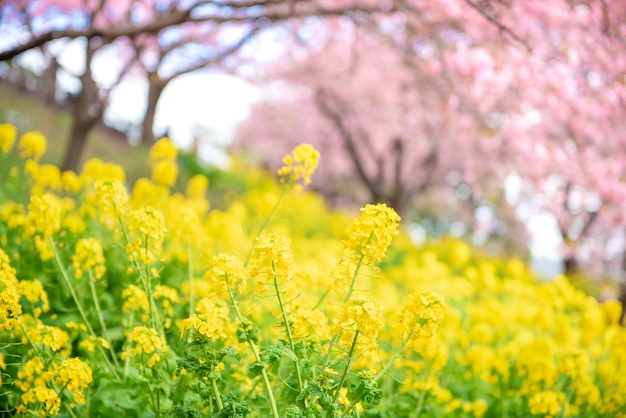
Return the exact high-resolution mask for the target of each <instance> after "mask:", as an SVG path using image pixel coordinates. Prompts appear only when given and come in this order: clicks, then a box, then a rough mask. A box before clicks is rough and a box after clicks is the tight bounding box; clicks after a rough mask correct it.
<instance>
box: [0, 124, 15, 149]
mask: <svg viewBox="0 0 626 418" xmlns="http://www.w3.org/2000/svg"><path fill="white" fill-rule="evenodd" d="M16 137H17V129H16V128H15V126H13V125H11V124H10V123H3V124H2V125H0V151H2V153H3V154H8V153H9V152H10V151H11V149H12V148H13V144H15V138H16Z"/></svg>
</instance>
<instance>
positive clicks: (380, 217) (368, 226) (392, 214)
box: [344, 203, 400, 265]
mask: <svg viewBox="0 0 626 418" xmlns="http://www.w3.org/2000/svg"><path fill="white" fill-rule="evenodd" d="M361 212H362V213H361V216H359V217H358V218H355V219H354V220H353V221H352V224H351V225H350V227H349V229H348V236H349V238H348V240H347V241H345V242H344V246H345V247H346V248H348V249H351V250H354V251H355V252H356V253H357V255H356V256H355V257H354V260H353V261H356V262H358V261H361V262H362V263H363V264H366V265H367V264H371V263H378V262H380V261H382V260H383V258H385V255H386V253H387V248H388V247H389V245H390V244H391V240H392V239H393V237H394V236H396V235H398V233H399V232H398V222H400V216H398V214H397V213H396V211H395V210H393V209H392V208H390V207H388V206H387V205H385V204H384V203H379V204H376V205H370V204H368V205H365V207H364V208H361Z"/></svg>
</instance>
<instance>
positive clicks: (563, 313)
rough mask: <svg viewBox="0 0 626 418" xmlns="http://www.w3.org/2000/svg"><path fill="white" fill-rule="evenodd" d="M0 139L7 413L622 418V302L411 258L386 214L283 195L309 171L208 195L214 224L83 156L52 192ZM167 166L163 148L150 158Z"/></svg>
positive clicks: (485, 260) (200, 188)
mask: <svg viewBox="0 0 626 418" xmlns="http://www.w3.org/2000/svg"><path fill="white" fill-rule="evenodd" d="M16 135H17V134H16V133H15V130H14V129H11V128H10V127H9V128H8V127H7V126H6V125H0V148H1V149H2V152H3V154H1V155H0V159H1V160H2V162H3V164H2V165H1V166H0V171H2V173H9V175H7V176H6V177H3V179H4V180H5V181H3V182H0V195H1V196H2V197H3V199H2V200H1V201H0V247H1V249H0V340H1V341H2V344H0V370H1V371H2V373H1V378H2V379H1V381H0V384H1V385H2V390H3V392H2V393H3V394H6V396H0V410H2V411H10V412H7V413H9V414H14V413H19V414H24V415H27V416H40V415H46V414H47V415H48V416H53V415H55V414H58V415H63V416H66V415H67V416H90V415H101V416H115V415H119V414H124V415H151V416H200V415H202V416H230V415H232V416H234V415H239V416H243V415H245V416H248V417H249V418H258V417H266V416H272V417H280V416H323V415H328V416H331V415H333V416H357V415H359V416H383V415H385V416H425V415H428V416H442V417H446V416H459V417H464V418H467V417H471V416H473V417H479V418H480V417H489V416H500V415H509V416H568V417H570V416H571V417H590V418H609V417H619V416H622V415H624V414H626V351H625V350H623V347H624V346H626V330H624V328H623V327H621V326H620V322H619V321H620V319H619V317H620V313H621V305H620V304H619V302H617V301H610V300H609V301H605V302H602V303H601V302H599V301H598V300H596V299H594V298H592V297H590V296H588V295H586V294H585V293H583V292H582V291H580V290H578V289H577V288H576V287H575V286H573V285H572V284H571V283H570V282H569V281H568V280H567V278H565V277H560V278H558V279H556V280H553V281H550V282H542V281H539V280H536V278H535V277H534V276H533V275H532V273H531V272H530V271H529V270H528V268H527V267H526V266H525V264H524V263H523V262H522V261H520V260H517V259H510V258H495V257H491V256H486V255H484V254H480V253H478V252H476V251H475V250H474V249H473V247H472V246H471V245H470V244H468V243H465V242H462V241H460V240H458V239H452V238H444V239H441V240H430V241H429V242H428V243H427V244H424V245H422V246H419V247H418V246H416V245H415V244H414V242H412V241H411V239H410V237H409V236H408V235H406V234H404V233H402V231H400V230H399V228H398V221H399V217H398V215H397V214H396V213H395V212H394V211H393V210H392V209H391V208H389V207H387V206H385V205H382V204H378V205H367V206H366V207H365V208H363V210H362V214H361V216H360V217H358V218H356V219H354V221H353V222H352V224H351V225H350V219H349V218H348V217H347V216H346V215H345V213H344V212H337V211H328V210H327V209H326V206H325V204H324V202H323V200H322V199H321V198H320V197H319V196H317V195H315V194H314V193H295V192H294V191H293V190H292V188H291V187H287V186H289V185H291V184H292V183H293V182H295V181H296V179H295V178H292V176H294V175H295V174H296V173H297V176H299V177H298V178H297V182H300V181H302V182H303V183H305V182H306V180H305V178H306V174H307V173H309V174H310V172H311V171H310V170H309V171H307V170H308V169H304V168H303V167H305V166H307V167H309V168H310V167H312V166H313V165H314V164H312V163H311V161H313V160H314V158H313V156H314V154H311V156H310V157H311V158H309V157H301V156H299V155H300V151H297V152H296V151H294V155H293V156H291V160H289V159H287V160H286V163H288V164H287V168H288V170H287V169H285V170H284V171H285V176H284V177H283V180H286V181H284V184H283V186H282V187H281V186H280V185H279V184H277V182H275V179H274V178H273V177H272V176H269V175H267V173H265V174H263V173H262V171H261V170H251V169H246V170H244V171H236V172H235V173H234V174H236V175H237V176H244V180H243V181H242V183H241V184H245V192H242V194H241V195H238V194H237V193H239V192H238V191H237V188H236V187H231V188H229V192H228V193H227V194H226V195H224V196H219V195H218V193H219V190H221V189H222V186H223V185H221V184H219V182H220V181H221V180H220V176H216V180H215V183H216V185H215V186H216V187H215V190H216V192H215V194H212V195H214V196H217V200H216V202H215V204H213V205H210V204H209V201H208V200H207V196H206V194H207V193H206V191H207V186H208V180H207V178H206V177H205V176H203V175H197V176H194V177H192V178H191V180H190V181H189V183H188V184H187V187H186V189H185V185H180V186H181V187H180V189H179V190H185V192H184V193H182V192H177V191H172V190H170V188H169V187H168V186H167V185H166V184H170V183H171V177H170V180H168V181H165V180H163V179H164V178H165V177H167V176H165V175H164V176H162V177H161V176H156V177H157V178H153V180H150V179H145V178H144V179H140V180H138V181H136V182H135V184H134V185H130V184H126V179H125V174H124V172H123V170H121V168H120V167H119V166H116V165H114V164H108V163H104V162H102V161H100V160H97V159H92V160H89V161H88V162H87V163H86V164H85V165H84V167H83V169H82V171H80V172H78V173H75V174H71V173H60V172H59V170H58V169H56V168H54V167H52V166H45V165H40V164H39V163H38V162H36V161H34V160H33V159H32V157H30V156H29V157H27V156H25V157H24V158H26V159H27V160H26V161H23V160H20V159H19V151H18V149H16V148H15V147H14V146H13V145H10V146H9V145H6V144H8V143H9V142H11V141H13V142H14V138H15V137H16ZM5 146H6V148H4V147H5ZM5 149H6V150H8V152H5ZM300 150H304V151H306V150H307V148H306V147H305V148H302V149H300ZM309 151H310V150H309ZM309 151H306V152H304V154H306V153H307V152H309ZM29 155H31V154H29ZM175 156H176V150H175V148H174V147H173V145H171V143H168V142H167V141H164V142H159V143H157V144H155V147H154V148H153V150H151V158H152V159H153V161H155V162H156V161H162V160H167V161H174V159H175ZM305 161H306V162H305ZM5 162H6V163H7V164H4V163H5ZM299 166H301V167H300V169H299V171H298V170H296V168H297V167H299ZM234 170H240V168H239V167H238V166H237V165H236V164H235V165H234ZM158 178H161V180H159V179H158ZM23 185H27V186H29V187H22V186H23ZM127 190H130V193H129V192H128V191H127ZM29 202H30V204H29ZM275 202H282V203H283V204H281V205H280V206H278V205H277V204H276V203H275ZM212 203H213V202H212ZM209 208H211V209H210V210H209ZM260 213H261V214H264V213H268V214H270V216H271V218H269V221H268V220H267V219H264V218H263V216H259V214H260ZM99 216H100V218H101V220H103V223H101V222H97V220H98V217H99ZM346 225H350V226H349V227H348V231H347V238H346V239H345V242H342V241H340V240H339V239H338V238H337V237H338V236H342V237H343V236H346V235H342V234H344V233H345V232H346ZM392 239H393V246H390V243H391V241H392ZM125 250H128V252H130V254H129V253H128V252H125ZM387 254H389V256H390V257H389V258H388V259H386V260H385V262H384V264H383V263H382V261H383V260H384V259H385V256H386V255H387ZM44 255H45V256H44ZM247 255H249V256H248V257H247V259H246V256H247ZM9 256H10V257H9ZM242 260H247V261H242ZM338 260H339V262H338ZM105 262H106V268H105V267H104V266H105ZM377 265H379V266H380V268H377ZM329 271H331V272H332V273H333V274H328V272H329ZM88 272H93V273H94V274H93V277H94V278H96V277H100V280H98V281H95V280H85V279H82V280H81V279H79V278H80V277H83V278H84V276H85V273H88ZM296 278H297V279H296ZM339 278H341V281H339ZM254 279H256V280H257V281H258V282H259V284H260V286H259V288H257V287H255V286H250V285H249V282H250V280H254ZM344 279H345V280H344ZM268 284H269V285H271V286H272V289H273V290H276V291H275V292H272V293H273V294H272V295H270V296H268V295H267V294H263V293H262V290H263V286H266V285H268ZM346 285H347V289H348V291H347V292H345V291H344V290H345V287H346ZM96 286H97V290H96ZM259 289H260V290H261V291H259ZM425 289H432V290H425ZM373 295H375V297H376V300H375V299H374V298H373V297H372V296H373ZM444 298H445V302H444ZM381 305H382V306H385V310H384V311H383V310H382V308H381ZM181 337H182V338H181ZM76 355H80V356H81V357H80V359H78V358H76ZM82 402H84V403H82Z"/></svg>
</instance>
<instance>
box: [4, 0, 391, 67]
mask: <svg viewBox="0 0 626 418" xmlns="http://www.w3.org/2000/svg"><path fill="white" fill-rule="evenodd" d="M211 3H213V2H201V3H197V4H195V5H194V6H193V7H191V8H189V9H172V10H171V11H170V13H162V14H160V15H158V17H157V18H156V19H154V20H153V21H151V22H148V23H145V24H142V25H131V24H126V25H119V26H113V27H111V28H107V29H97V28H94V27H89V28H87V29H82V30H80V29H65V30H53V31H50V32H45V33H42V34H40V35H37V36H34V37H33V38H31V39H30V40H29V41H27V42H25V43H24V44H22V45H18V46H16V47H14V48H11V49H9V50H6V51H3V52H0V61H6V60H9V59H11V58H13V57H16V56H17V55H20V54H22V53H24V52H26V51H29V50H31V49H34V48H37V47H40V46H42V45H44V44H46V43H48V42H51V41H53V40H56V39H62V38H70V39H75V38H81V37H85V38H87V39H91V38H95V37H101V38H102V39H103V41H104V42H105V43H110V42H112V41H114V40H115V39H117V38H121V37H129V38H132V37H134V36H137V35H140V34H158V33H159V32H160V31H162V30H163V29H165V28H168V27H175V26H178V25H181V24H183V23H204V22H213V23H216V24H223V23H238V22H239V23H242V22H255V21H258V20H259V19H263V20H265V21H269V22H280V21H285V20H288V19H293V18H303V17H308V16H322V17H324V16H339V15H343V14H346V13H350V12H355V11H362V12H370V13H374V12H379V11H380V9H378V8H375V7H374V8H372V7H369V8H366V7H344V8H322V7H314V8H311V9H310V10H299V11H296V10H294V11H291V10H286V11H268V12H267V13H265V14H260V15H256V14H255V15H252V14H250V13H249V9H251V8H252V7H255V6H268V5H275V4H281V3H284V0H266V1H249V2H229V3H221V4H220V6H222V8H224V7H230V8H232V9H236V10H238V11H242V13H241V14H242V15H238V16H237V15H235V16H228V17H225V16H220V15H210V16H198V17H193V16H192V13H193V12H194V11H195V10H197V9H198V8H199V7H200V6H203V5H206V4H211ZM307 3H308V2H307ZM244 12H245V13H244Z"/></svg>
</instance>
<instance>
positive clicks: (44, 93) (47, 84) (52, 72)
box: [39, 56, 61, 104]
mask: <svg viewBox="0 0 626 418" xmlns="http://www.w3.org/2000/svg"><path fill="white" fill-rule="evenodd" d="M59 68H61V66H60V65H59V61H57V58H56V57H55V56H51V57H50V62H49V63H48V66H47V67H46V69H45V70H44V72H43V74H42V75H41V79H40V80H39V82H40V86H39V92H40V94H41V97H42V99H43V100H44V101H45V102H46V103H48V104H52V103H55V102H56V91H57V71H58V70H59Z"/></svg>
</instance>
